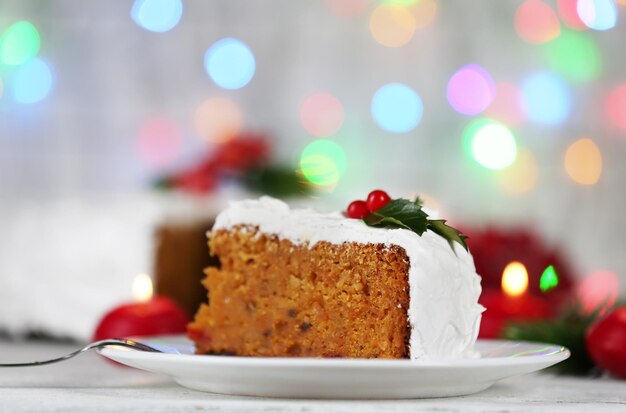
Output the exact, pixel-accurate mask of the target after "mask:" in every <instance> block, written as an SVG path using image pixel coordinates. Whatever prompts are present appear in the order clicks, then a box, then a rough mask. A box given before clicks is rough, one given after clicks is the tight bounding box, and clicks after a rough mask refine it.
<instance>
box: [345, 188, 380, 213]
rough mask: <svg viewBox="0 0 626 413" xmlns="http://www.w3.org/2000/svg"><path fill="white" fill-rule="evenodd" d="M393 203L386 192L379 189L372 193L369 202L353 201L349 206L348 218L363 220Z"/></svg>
mask: <svg viewBox="0 0 626 413" xmlns="http://www.w3.org/2000/svg"><path fill="white" fill-rule="evenodd" d="M389 201H391V197H390V196H389V195H388V194H387V192H385V191H381V190H380V189H377V190H375V191H372V192H370V194H369V195H368V196H367V201H361V200H358V201H352V202H351V203H350V205H348V209H347V210H346V215H347V216H348V218H355V219H363V218H365V217H366V216H368V215H369V214H371V213H372V212H374V211H378V210H379V209H381V208H382V207H384V206H385V205H387V204H388V203H389Z"/></svg>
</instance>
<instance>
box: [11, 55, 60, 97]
mask: <svg viewBox="0 0 626 413" xmlns="http://www.w3.org/2000/svg"><path fill="white" fill-rule="evenodd" d="M11 83H12V84H11V86H12V88H11V89H12V91H13V99H15V101H16V102H18V103H24V104H29V103H36V102H39V101H41V100H43V99H45V98H46V97H47V96H48V95H49V94H50V92H51V91H52V87H53V86H54V76H53V74H52V70H51V69H50V67H49V66H48V64H47V63H46V62H44V61H43V60H41V59H39V58H37V57H36V58H34V59H32V60H30V61H29V62H28V63H25V64H23V65H21V66H20V67H18V69H17V70H16V71H15V73H14V75H13V80H12V82H11Z"/></svg>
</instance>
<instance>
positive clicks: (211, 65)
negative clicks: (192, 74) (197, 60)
mask: <svg viewBox="0 0 626 413" xmlns="http://www.w3.org/2000/svg"><path fill="white" fill-rule="evenodd" d="M204 67H205V69H206V71H207V73H208V74H209V76H210V77H211V79H213V81H214V82H215V83H216V84H217V85H218V86H220V87H222V88H224V89H240V88H242V87H244V86H245V85H247V84H248V83H249V82H250V80H252V77H253V76H254V72H255V71H256V62H255V60H254V55H253V54H252V51H251V50H250V48H249V47H248V46H246V45H245V44H244V43H243V42H241V41H240V40H237V39H233V38H225V39H222V40H218V41H217V42H215V43H214V44H213V45H212V46H211V47H209V49H208V50H207V51H206V54H205V55H204Z"/></svg>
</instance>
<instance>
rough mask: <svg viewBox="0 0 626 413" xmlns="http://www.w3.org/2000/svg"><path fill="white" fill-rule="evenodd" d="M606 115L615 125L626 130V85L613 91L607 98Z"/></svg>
mask: <svg viewBox="0 0 626 413" xmlns="http://www.w3.org/2000/svg"><path fill="white" fill-rule="evenodd" d="M606 115H607V118H608V120H609V122H611V124H612V125H613V126H615V127H616V128H618V129H622V130H626V85H621V86H618V87H616V88H615V89H613V90H612V91H611V93H610V94H609V96H608V98H607V100H606Z"/></svg>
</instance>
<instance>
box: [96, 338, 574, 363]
mask: <svg viewBox="0 0 626 413" xmlns="http://www.w3.org/2000/svg"><path fill="white" fill-rule="evenodd" d="M181 338H186V336H185V335H184V334H181V335H176V336H172V335H169V336H143V337H136V338H135V339H136V340H137V341H139V342H148V341H151V340H160V341H165V343H163V345H166V346H167V345H168V344H167V340H172V339H176V340H179V339H181ZM477 342H480V343H481V344H482V343H485V344H494V345H497V344H501V345H505V344H523V345H532V346H537V347H541V346H543V347H550V348H554V352H553V353H549V354H545V355H539V356H537V355H520V356H517V357H515V356H502V357H489V358H481V357H465V358H457V359H447V360H411V359H367V358H314V357H245V356H222V355H220V356H218V355H204V354H180V353H150V352H142V351H134V350H129V349H115V348H109V347H105V348H102V349H98V350H97V352H98V353H99V354H101V355H102V356H104V357H107V358H109V359H112V360H116V359H117V358H120V359H124V360H131V359H134V360H139V359H141V360H152V361H157V360H159V361H163V362H166V361H176V362H178V363H183V362H184V363H193V364H206V363H210V364H214V365H222V366H224V365H231V366H249V367H258V366H263V367H267V366H272V367H290V368H291V367H304V368H306V367H316V368H325V367H328V368H336V367H343V368H368V369H372V368H373V369H384V368H394V369H415V368H420V369H429V368H436V369H440V368H457V367H488V366H502V365H504V364H506V365H520V364H523V365H529V364H542V365H543V364H556V363H558V362H561V361H564V360H566V359H568V358H569V357H570V356H571V352H570V350H569V349H568V348H566V347H565V346H562V345H560V344H551V343H543V342H530V341H516V340H500V339H479V340H478V341H477ZM148 344H149V343H148ZM131 354H132V356H130V357H128V356H129V355H131ZM551 362H553V363H551Z"/></svg>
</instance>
